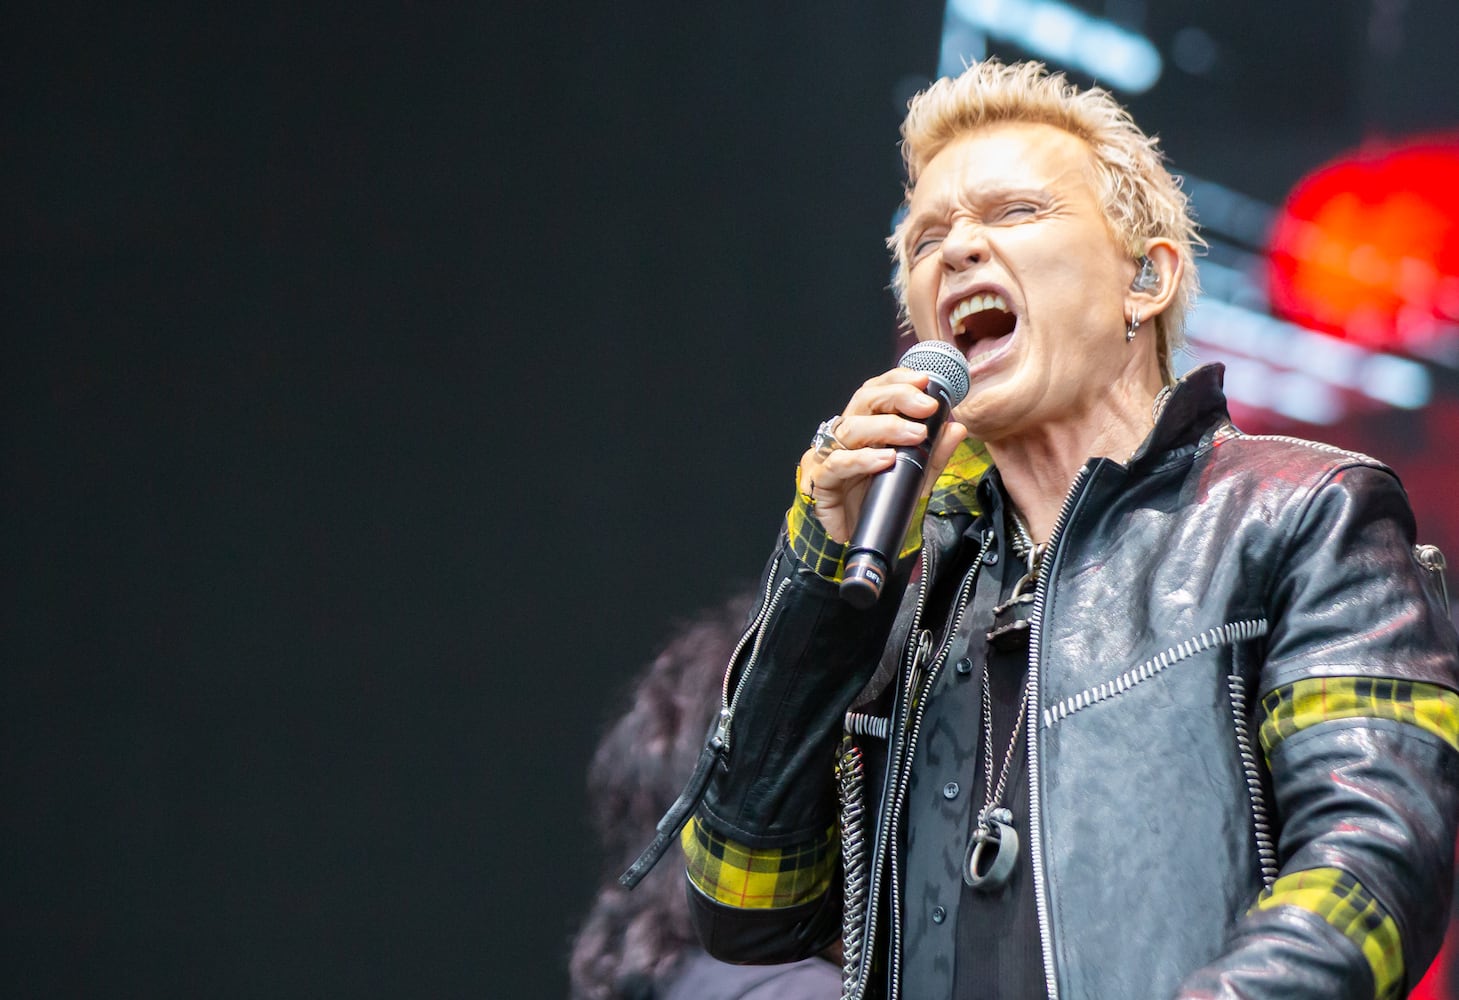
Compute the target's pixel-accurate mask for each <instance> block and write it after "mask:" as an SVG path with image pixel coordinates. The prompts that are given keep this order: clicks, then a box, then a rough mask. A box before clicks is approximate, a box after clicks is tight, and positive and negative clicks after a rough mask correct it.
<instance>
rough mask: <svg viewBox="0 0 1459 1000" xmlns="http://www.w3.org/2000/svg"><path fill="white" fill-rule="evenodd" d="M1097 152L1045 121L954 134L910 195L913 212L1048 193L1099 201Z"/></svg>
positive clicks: (929, 163)
mask: <svg viewBox="0 0 1459 1000" xmlns="http://www.w3.org/2000/svg"><path fill="white" fill-rule="evenodd" d="M1098 187H1099V183H1098V173H1097V171H1096V169H1095V161H1094V153H1093V151H1092V150H1091V149H1090V148H1089V145H1088V143H1086V142H1085V141H1084V140H1083V139H1081V138H1079V137H1078V136H1076V135H1074V134H1072V133H1070V132H1066V131H1065V130H1063V129H1061V128H1058V127H1056V126H1054V125H1046V124H1043V123H1041V122H998V123H994V124H990V125H981V126H978V127H977V128H974V129H970V130H967V131H964V132H961V133H959V134H958V135H956V136H954V137H953V138H951V139H950V140H948V141H947V142H946V143H944V144H943V146H942V147H941V148H940V149H938V151H937V152H936V153H935V154H933V156H932V157H931V158H930V159H929V160H928V161H927V163H926V164H925V165H924V167H923V168H922V171H921V173H920V174H919V175H918V177H917V179H916V183H915V184H914V186H913V187H912V189H911V191H910V194H909V197H908V207H909V209H910V210H911V211H912V212H914V213H915V212H921V211H926V210H932V209H935V208H937V207H938V206H939V204H941V203H944V202H948V201H955V200H958V199H962V198H968V197H973V198H976V197H981V196H982V195H984V194H1000V193H1004V192H1015V191H1029V192H1036V191H1046V192H1048V193H1050V194H1058V195H1060V196H1063V197H1081V196H1089V197H1091V198H1093V199H1094V201H1095V202H1098V201H1099V200H1100V199H1099V197H1098Z"/></svg>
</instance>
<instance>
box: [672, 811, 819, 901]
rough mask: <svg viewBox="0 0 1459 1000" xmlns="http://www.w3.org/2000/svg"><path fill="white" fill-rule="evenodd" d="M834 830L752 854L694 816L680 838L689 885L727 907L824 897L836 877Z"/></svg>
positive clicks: (755, 851)
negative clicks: (820, 835)
mask: <svg viewBox="0 0 1459 1000" xmlns="http://www.w3.org/2000/svg"><path fill="white" fill-rule="evenodd" d="M839 841H840V838H839V837H838V836H837V834H836V828H835V826H832V827H831V828H830V829H828V830H827V831H826V834H825V836H823V837H821V838H819V839H817V840H815V841H812V842H811V843H808V844H797V845H795V846H792V847H772V848H766V849H764V850H754V849H752V848H749V847H745V846H743V845H741V844H736V843H735V842H734V841H732V840H727V839H725V838H723V837H721V836H719V835H718V834H716V833H714V832H713V831H711V830H709V829H708V828H706V827H705V826H703V825H702V824H701V823H700V822H699V818H698V817H697V816H696V817H693V818H691V819H690V820H689V823H688V824H687V825H686V826H685V827H684V832H683V833H681V834H680V835H679V843H680V846H682V847H683V848H684V857H685V859H686V861H687V871H688V873H689V881H690V882H692V883H694V887H695V888H696V889H698V890H699V891H700V892H702V893H703V894H704V895H706V896H708V897H709V898H710V899H712V900H714V901H715V902H716V903H723V904H724V905H725V906H735V907H739V908H740V909H748V910H770V909H784V908H786V907H790V906H798V905H800V904H801V903H808V902H810V901H811V900H813V899H818V898H820V897H821V896H823V895H825V893H826V891H827V890H828V889H830V887H831V879H832V878H833V877H834V876H835V873H836V859H837V857H838V852H839V849H840V846H839Z"/></svg>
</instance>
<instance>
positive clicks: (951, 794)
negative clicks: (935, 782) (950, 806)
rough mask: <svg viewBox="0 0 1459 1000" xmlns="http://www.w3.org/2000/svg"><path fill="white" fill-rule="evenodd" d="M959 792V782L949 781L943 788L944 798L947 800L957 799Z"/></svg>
mask: <svg viewBox="0 0 1459 1000" xmlns="http://www.w3.org/2000/svg"><path fill="white" fill-rule="evenodd" d="M958 791H959V789H958V787H957V782H956V781H949V782H948V783H947V784H945V785H943V786H942V797H943V798H945V799H955V798H957V793H958Z"/></svg>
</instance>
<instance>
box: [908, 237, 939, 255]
mask: <svg viewBox="0 0 1459 1000" xmlns="http://www.w3.org/2000/svg"><path fill="white" fill-rule="evenodd" d="M941 245H942V236H941V235H931V234H927V235H923V236H920V237H918V238H917V240H916V241H915V242H914V243H913V244H912V260H913V261H918V260H921V259H922V258H923V257H925V256H926V255H927V254H929V253H931V252H932V251H934V250H936V249H937V248H938V247H939V246H941Z"/></svg>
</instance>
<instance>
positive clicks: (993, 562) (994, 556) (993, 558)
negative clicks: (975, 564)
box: [983, 549, 998, 566]
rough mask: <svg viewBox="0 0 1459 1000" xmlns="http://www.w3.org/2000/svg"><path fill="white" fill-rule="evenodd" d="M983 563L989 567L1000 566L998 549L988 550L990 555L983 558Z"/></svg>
mask: <svg viewBox="0 0 1459 1000" xmlns="http://www.w3.org/2000/svg"><path fill="white" fill-rule="evenodd" d="M983 562H985V563H987V564H988V565H989V566H997V565H998V550H997V549H989V550H988V554H987V555H986V556H984V557H983Z"/></svg>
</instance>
